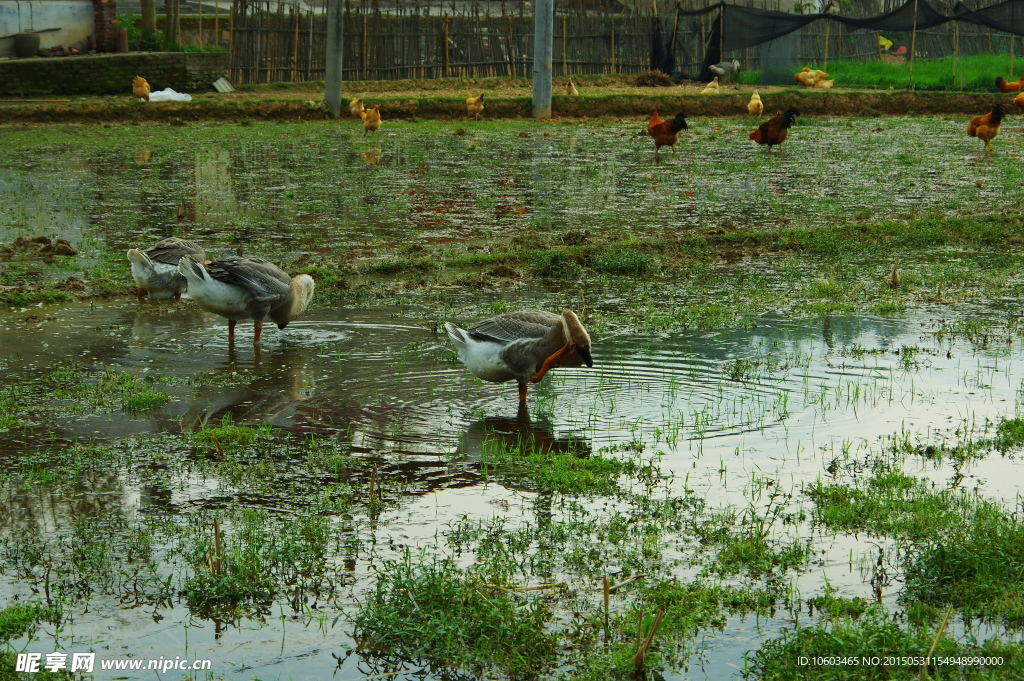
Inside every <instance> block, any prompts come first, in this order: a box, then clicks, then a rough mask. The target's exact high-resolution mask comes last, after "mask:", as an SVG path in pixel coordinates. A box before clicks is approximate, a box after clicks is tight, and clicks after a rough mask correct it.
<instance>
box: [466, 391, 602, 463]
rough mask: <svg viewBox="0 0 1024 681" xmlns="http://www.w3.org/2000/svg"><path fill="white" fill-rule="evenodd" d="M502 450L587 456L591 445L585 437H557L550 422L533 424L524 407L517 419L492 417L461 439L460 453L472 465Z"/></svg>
mask: <svg viewBox="0 0 1024 681" xmlns="http://www.w3.org/2000/svg"><path fill="white" fill-rule="evenodd" d="M502 451H509V452H521V453H522V454H523V455H524V456H525V455H528V454H532V453H540V454H573V455H575V456H579V457H587V456H590V454H591V446H590V443H589V442H588V441H587V439H586V438H584V437H582V436H576V435H555V434H554V433H553V426H552V425H551V424H550V423H548V422H546V421H543V420H540V421H531V420H530V414H529V412H528V411H527V409H526V407H525V406H524V405H520V406H519V412H518V413H517V414H516V416H514V417H509V416H488V417H486V418H483V419H480V420H479V421H474V422H473V423H471V424H470V425H469V427H468V428H466V432H465V434H464V435H463V436H462V438H461V439H460V440H459V448H458V454H459V455H460V456H461V457H462V458H463V460H465V461H468V462H474V463H475V462H479V461H481V460H486V459H487V457H488V455H493V454H496V453H499V452H502Z"/></svg>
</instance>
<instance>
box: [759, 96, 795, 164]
mask: <svg viewBox="0 0 1024 681" xmlns="http://www.w3.org/2000/svg"><path fill="white" fill-rule="evenodd" d="M799 115H800V112H799V111H797V110H796V109H794V108H793V107H789V108H788V109H786V112H785V113H783V114H779V115H778V116H775V117H774V118H770V119H768V120H767V121H765V122H764V123H762V124H761V125H760V126H758V128H757V130H754V131H753V132H752V133H750V139H752V140H754V141H755V142H757V143H758V144H767V145H768V151H771V150H772V147H773V146H775V145H776V144H778V145H779V153H780V154H781V153H782V143H783V142H785V141H786V138H787V137H789V128H790V126H792V125H793V118H794V117H796V116H799Z"/></svg>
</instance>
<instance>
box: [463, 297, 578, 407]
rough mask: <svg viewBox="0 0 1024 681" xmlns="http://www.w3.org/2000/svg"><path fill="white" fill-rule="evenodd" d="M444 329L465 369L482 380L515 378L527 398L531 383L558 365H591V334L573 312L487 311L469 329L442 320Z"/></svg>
mask: <svg viewBox="0 0 1024 681" xmlns="http://www.w3.org/2000/svg"><path fill="white" fill-rule="evenodd" d="M444 328H445V331H447V332H448V337H449V338H450V339H451V341H452V344H453V345H455V349H456V350H457V351H458V353H459V359H460V360H462V363H463V364H465V365H466V368H467V369H469V372H470V373H471V374H473V375H474V376H476V377H477V378H481V379H483V380H485V381H492V382H494V383H503V382H505V381H511V380H515V381H517V382H518V383H519V402H520V404H523V403H525V402H526V388H527V385H528V384H529V383H538V382H540V380H541V379H542V378H544V374H546V373H547V372H548V371H550V370H551V369H554V368H555V367H557V366H567V367H578V366H581V365H583V364H584V363H586V365H587V366H588V367H592V366H594V359H593V358H592V357H591V355H590V336H589V335H587V331H586V329H584V328H583V324H582V323H580V320H579V318H578V317H577V316H576V313H575V312H573V311H572V310H564V311H563V312H562V314H560V315H557V314H553V313H551V312H545V311H543V310H523V311H522V312H509V313H507V314H501V315H498V316H497V317H491V318H490V319H485V320H484V321H482V322H480V323H479V324H476V325H474V326H472V327H470V328H469V329H460V328H459V327H457V326H455V325H454V324H452V323H451V322H445V324H444Z"/></svg>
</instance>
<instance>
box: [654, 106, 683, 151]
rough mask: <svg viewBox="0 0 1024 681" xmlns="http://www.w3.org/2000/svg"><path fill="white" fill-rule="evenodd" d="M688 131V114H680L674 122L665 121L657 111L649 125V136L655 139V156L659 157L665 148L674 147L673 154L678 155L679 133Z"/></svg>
mask: <svg viewBox="0 0 1024 681" xmlns="http://www.w3.org/2000/svg"><path fill="white" fill-rule="evenodd" d="M686 129H687V125H686V114H684V113H682V112H680V113H678V114H676V117H675V118H673V119H672V120H668V121H663V120H661V117H660V116H658V110H657V109H655V110H654V115H652V116H651V122H650V123H648V124H647V134H648V135H650V136H651V137H653V138H654V154H655V155H657V154H658V151H659V150H660V149H661V148H662V147H664V146H669V147H672V153H673V154H674V153H676V142H677V141H678V140H679V132H680V131H682V130H686Z"/></svg>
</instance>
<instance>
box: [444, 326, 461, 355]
mask: <svg viewBox="0 0 1024 681" xmlns="http://www.w3.org/2000/svg"><path fill="white" fill-rule="evenodd" d="M444 330H445V331H447V332H448V338H450V339H451V341H452V343H453V344H454V345H455V347H456V348H457V349H459V350H462V349H464V348H465V347H466V335H465V332H464V331H463V330H462V329H460V328H459V327H457V326H455V325H454V324H452V323H451V322H445V323H444Z"/></svg>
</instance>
